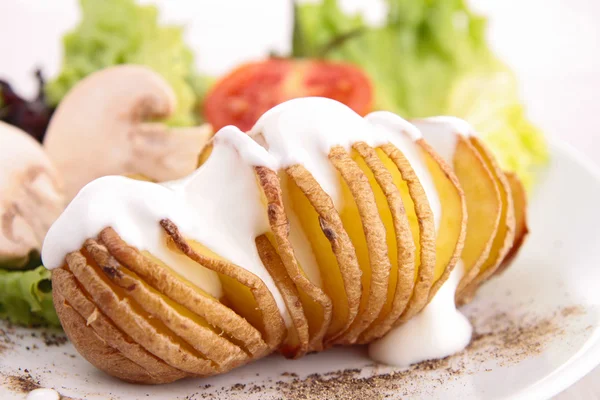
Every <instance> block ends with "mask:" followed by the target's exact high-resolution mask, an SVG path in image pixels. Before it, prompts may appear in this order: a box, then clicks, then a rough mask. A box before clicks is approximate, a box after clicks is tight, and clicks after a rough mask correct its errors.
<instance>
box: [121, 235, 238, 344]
mask: <svg viewBox="0 0 600 400" xmlns="http://www.w3.org/2000/svg"><path fill="white" fill-rule="evenodd" d="M169 248H170V249H171V251H175V252H179V249H177V247H175V246H174V245H169ZM142 254H143V255H144V257H146V258H148V259H149V260H151V261H152V262H153V263H154V264H157V265H158V266H160V267H162V268H163V269H164V270H165V271H167V272H168V273H169V274H171V275H173V276H174V277H175V278H176V279H178V280H180V281H182V282H184V283H185V284H186V285H187V286H188V287H190V288H192V289H193V290H194V291H195V292H196V293H198V294H200V295H202V296H204V297H208V298H211V299H215V300H216V301H220V300H219V299H216V298H215V297H214V296H212V295H210V294H208V293H206V292H205V291H204V290H202V289H201V288H200V287H198V285H196V284H194V283H193V282H190V281H189V280H187V279H186V278H184V277H183V276H182V275H180V274H178V273H177V272H175V270H173V269H172V268H171V267H169V265H167V264H166V263H164V262H163V261H162V260H160V259H158V258H157V257H155V256H154V255H153V254H152V253H150V252H149V251H143V252H142ZM130 273H131V274H134V275H135V273H134V272H133V271H130ZM135 276H138V275H135ZM139 279H140V280H141V278H139ZM157 292H158V291H157ZM158 293H160V292H158ZM165 298H167V297H165ZM169 302H172V300H171V299H170V298H169ZM172 303H174V304H176V305H177V306H178V307H180V308H181V309H182V310H185V311H186V312H188V313H191V311H189V310H188V309H187V308H185V307H183V306H181V305H179V304H178V303H175V302H172ZM177 309H178V310H179V308H177ZM192 314H194V315H196V314H195V313H192ZM202 320H203V321H206V320H204V319H203V318H202ZM206 324H207V326H208V327H210V328H211V329H212V330H214V331H215V332H218V333H219V334H220V335H221V336H225V337H226V338H227V339H228V340H229V341H230V342H232V343H233V344H235V345H237V346H238V347H240V348H241V349H242V350H243V351H245V352H246V353H249V351H248V348H247V346H246V344H245V343H244V342H243V341H241V340H238V339H236V338H234V337H231V336H229V335H228V333H227V332H225V331H223V330H222V329H219V328H217V327H214V326H213V325H211V324H208V323H207V322H206Z"/></svg>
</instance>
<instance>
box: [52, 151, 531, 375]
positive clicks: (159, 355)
mask: <svg viewBox="0 0 600 400" xmlns="http://www.w3.org/2000/svg"><path fill="white" fill-rule="evenodd" d="M420 145H421V146H422V147H423V149H424V151H426V152H428V153H429V154H430V156H431V157H432V158H433V160H434V161H435V162H436V163H438V164H439V165H440V168H441V170H442V171H443V172H444V173H445V175H446V176H447V177H448V178H449V180H450V181H451V183H452V184H453V186H454V187H455V189H456V192H457V193H458V194H459V196H460V198H461V199H463V201H462V206H463V209H462V214H461V225H460V226H461V227H462V228H461V231H460V235H458V236H459V237H458V242H457V244H456V248H454V252H453V253H452V257H451V260H450V261H449V262H448V265H447V266H446V269H445V271H444V273H443V274H442V276H441V277H440V278H439V279H438V281H436V282H433V273H434V267H435V258H436V254H435V239H436V236H435V226H434V221H433V215H432V212H431V209H430V207H429V204H428V201H427V198H426V195H425V193H424V190H423V187H422V186H421V184H420V182H419V181H418V178H417V176H416V174H415V172H414V171H413V169H412V167H411V166H410V164H409V163H408V161H407V160H406V158H405V157H404V156H403V155H402V154H401V153H400V151H399V150H398V149H396V148H395V147H393V146H392V145H391V144H387V145H383V146H381V147H380V149H381V151H382V152H383V153H384V154H385V155H386V156H387V157H388V158H389V159H390V160H391V161H392V163H393V164H394V165H395V166H396V167H397V168H398V171H399V172H400V174H401V176H402V179H403V180H404V181H405V182H406V185H407V188H408V192H409V194H410V200H412V203H413V205H414V208H415V215H416V216H417V218H418V222H419V229H420V232H419V242H420V259H421V265H420V268H419V271H418V279H417V280H416V282H415V281H414V269H415V265H414V254H415V251H416V248H415V244H414V242H413V240H412V234H411V232H410V226H409V224H408V220H407V219H406V215H405V210H404V206H403V204H402V197H401V195H400V192H399V191H398V188H397V187H395V184H394V182H393V179H392V176H391V175H390V173H389V171H388V170H387V169H386V168H387V167H386V166H385V165H384V164H383V163H382V161H381V160H380V158H379V157H378V155H377V153H376V152H375V149H372V148H370V147H369V146H368V145H366V144H364V143H359V144H357V145H356V146H355V149H356V150H357V151H358V152H359V153H360V154H361V157H363V158H364V160H365V162H366V163H367V165H368V167H369V168H370V169H371V171H372V172H373V173H374V176H375V179H376V180H377V182H378V184H379V185H380V186H381V187H382V190H383V192H384V193H385V195H386V197H387V200H388V203H389V204H388V205H389V207H390V209H391V213H392V214H393V218H394V228H395V229H396V230H397V232H396V235H397V244H398V253H399V254H402V258H401V262H400V265H399V266H398V275H399V276H402V277H403V278H404V280H406V282H398V283H397V286H398V291H397V293H396V294H395V296H394V298H393V308H392V309H391V310H390V311H389V315H383V316H382V318H380V319H378V316H379V314H380V311H381V310H382V307H383V305H384V303H385V302H386V301H387V297H386V296H387V285H388V284H389V271H390V262H389V258H388V255H387V247H386V246H387V244H386V232H385V226H384V225H383V223H382V221H381V218H380V216H379V214H378V209H377V203H376V199H375V198H374V196H373V193H371V190H372V189H371V186H370V183H369V181H368V179H367V178H366V176H364V173H363V171H362V170H360V168H359V167H358V165H354V163H355V162H354V161H353V160H352V159H351V157H350V155H349V154H347V153H346V151H345V150H344V149H343V148H337V149H334V151H332V154H331V155H330V159H331V162H332V164H333V165H334V166H335V167H336V168H337V170H338V172H339V173H340V176H342V178H343V179H345V181H346V183H347V184H348V186H349V187H350V191H351V193H352V196H353V197H354V200H355V201H356V202H357V207H358V211H359V213H360V217H361V221H363V224H366V225H368V226H366V227H364V229H365V237H366V242H367V246H368V250H369V257H370V258H371V259H372V265H371V271H372V276H371V279H372V280H371V288H372V290H371V291H370V292H369V295H370V296H371V297H372V299H371V300H369V303H368V304H369V306H370V307H369V310H368V312H364V313H363V315H361V314H360V313H359V304H360V302H361V296H364V294H363V293H362V289H361V281H360V277H361V270H360V268H359V265H358V260H357V257H356V254H355V249H354V244H353V243H352V240H351V239H350V237H349V235H348V232H347V231H346V229H344V227H343V224H342V222H341V219H340V215H339V214H338V211H337V210H336V209H335V206H334V205H333V202H332V200H331V198H329V196H328V195H327V193H325V191H324V190H323V188H321V187H320V185H319V184H318V183H317V181H316V180H315V179H314V177H312V175H311V174H310V172H308V170H306V169H305V168H304V167H303V166H302V165H294V166H291V167H288V168H287V169H286V170H285V171H282V172H283V173H284V174H286V175H287V176H288V177H289V178H290V179H292V180H293V181H294V182H295V183H296V185H297V186H298V188H299V189H300V190H301V191H302V192H303V194H304V195H305V196H306V198H307V199H308V201H309V202H310V204H311V206H312V207H313V208H314V209H315V211H316V213H317V214H318V216H319V222H320V228H321V230H322V231H323V233H324V235H325V237H326V238H327V240H328V241H329V242H328V243H329V244H330V245H331V248H332V252H333V253H334V255H335V257H336V260H337V262H338V264H339V268H340V271H341V275H342V277H343V283H344V290H345V294H346V296H347V299H348V317H347V320H346V321H344V326H343V327H342V328H341V329H339V330H338V331H336V332H329V331H328V326H329V324H330V322H331V319H332V315H333V316H335V315H336V314H334V313H335V309H334V307H332V303H333V301H332V298H330V297H329V296H328V295H327V294H326V293H325V292H324V291H323V290H322V289H321V288H319V287H317V286H315V285H313V284H312V283H311V282H310V281H309V280H308V279H307V278H306V277H305V276H304V275H303V274H302V271H301V268H300V266H299V265H298V262H297V260H296V259H295V255H294V248H293V247H292V245H291V243H290V242H289V240H288V234H289V222H288V220H287V218H288V217H287V215H286V211H285V210H284V206H283V197H282V196H283V195H282V189H281V184H280V182H279V178H278V175H277V173H276V172H275V171H272V170H269V169H267V168H266V167H256V169H255V172H256V177H257V182H258V184H259V185H260V186H261V188H262V190H263V194H264V197H265V200H266V212H267V213H268V217H269V223H270V227H271V232H270V233H271V234H272V235H273V236H272V237H268V236H267V235H266V234H265V235H260V236H258V237H257V238H255V240H256V245H257V251H258V253H259V255H260V256H261V259H262V260H263V263H264V264H265V268H266V269H267V271H268V272H269V273H270V274H271V276H272V277H273V279H274V281H275V283H276V285H277V286H278V288H279V290H280V291H281V293H282V296H283V297H284V301H285V303H286V306H287V308H288V311H289V312H290V316H291V317H292V325H291V326H289V327H286V326H285V324H284V321H283V318H282V316H281V314H280V311H279V309H278V307H277V305H276V303H275V301H274V298H273V296H272V294H271V292H270V291H269V289H268V288H267V286H266V285H265V283H264V282H263V281H262V280H260V278H259V277H258V276H256V275H254V274H253V273H251V272H250V271H248V270H246V269H244V268H242V266H237V265H234V264H232V263H230V262H228V261H227V260H222V259H218V258H213V257H212V256H207V255H206V254H205V252H203V251H202V250H201V249H199V247H197V246H194V243H193V242H191V241H188V240H187V239H186V238H185V237H184V236H183V234H182V233H181V232H180V231H179V228H178V227H177V226H176V225H175V223H173V222H172V221H170V220H168V219H163V220H161V221H157V223H160V225H161V226H162V228H163V229H164V231H165V238H166V240H167V242H168V244H169V245H170V246H171V247H172V250H173V251H178V252H180V253H181V254H183V255H185V256H187V257H188V258H190V259H192V260H194V261H195V262H196V263H198V264H199V265H201V266H204V267H205V268H208V269H210V270H213V271H215V272H216V273H217V274H218V275H219V276H220V277H221V279H229V280H230V281H231V280H233V281H235V283H237V284H239V285H241V286H242V289H244V290H246V289H247V291H248V292H250V293H251V294H252V297H249V298H248V299H250V300H252V299H253V300H254V301H255V302H256V305H255V306H254V305H253V306H252V307H251V308H250V310H251V312H249V313H246V314H244V311H245V310H247V308H246V309H244V308H243V307H239V299H238V305H237V306H238V307H239V308H236V304H234V302H233V301H232V300H231V299H232V297H227V296H226V295H225V296H223V297H222V298H218V299H217V298H213V297H210V296H206V295H202V294H200V293H199V292H196V291H195V288H194V287H192V284H191V283H189V282H185V280H184V279H179V278H177V275H176V274H174V273H170V272H168V270H170V268H168V267H167V266H164V267H163V266H161V265H159V264H157V262H160V260H158V261H157V262H154V261H153V260H152V256H151V255H149V254H148V253H142V252H141V251H139V250H138V249H136V248H134V247H131V246H129V245H128V244H127V243H126V242H124V241H123V240H122V239H121V238H120V237H119V235H118V234H117V232H115V231H114V230H113V229H112V228H110V227H107V228H105V229H104V230H103V231H102V232H100V234H99V236H98V237H97V238H89V239H88V240H87V241H86V242H85V243H84V245H83V247H82V248H81V250H79V251H75V252H73V253H70V254H68V255H67V256H66V259H65V265H64V266H63V267H62V268H59V269H56V270H54V271H53V272H52V281H53V299H54V304H55V307H56V310H57V313H58V316H59V318H60V320H61V322H62V325H63V328H64V330H65V332H66V334H67V336H68V337H69V339H70V340H71V341H72V342H73V344H74V346H75V348H76V349H77V350H78V352H79V353H80V354H81V355H82V356H83V357H84V358H86V359H87V360H88V361H89V362H90V363H91V364H93V365H94V366H96V367H97V368H98V369H100V370H102V371H104V372H106V373H107V374H109V375H112V376H114V377H117V378H119V379H122V380H124V381H127V382H132V383H140V384H162V383H169V382H173V381H176V380H179V379H182V378H186V377H203V376H211V375H215V374H220V373H224V372H227V371H229V370H231V369H233V368H236V367H238V366H239V365H242V364H244V363H246V362H248V361H251V360H255V359H258V358H260V357H263V356H265V355H267V354H269V353H271V352H273V351H279V352H280V353H282V354H284V355H286V356H288V357H291V358H296V357H300V356H302V355H304V354H306V353H308V352H311V351H320V350H322V349H323V348H326V347H329V346H332V345H338V344H351V343H355V342H359V343H364V344H367V343H369V342H371V341H372V340H374V339H376V338H378V337H380V336H382V335H383V334H385V333H386V332H387V331H389V330H390V329H392V327H393V326H397V325H399V324H401V323H403V322H405V321H407V320H408V319H410V318H411V317H412V316H414V315H415V314H417V313H418V312H419V311H420V310H422V308H423V307H425V306H426V305H427V303H428V301H430V300H431V297H432V296H433V294H434V293H435V292H436V290H437V289H438V288H439V287H440V286H441V285H442V283H443V281H445V279H446V278H447V277H448V275H449V274H450V272H451V270H452V268H453V267H454V265H455V263H456V262H457V260H458V258H459V256H460V253H461V250H462V246H463V243H464V240H465V232H466V222H467V219H466V218H467V215H466V208H465V204H464V195H463V192H462V188H461V187H460V185H459V183H458V180H457V179H456V177H455V176H454V174H453V172H452V170H451V169H450V168H449V167H448V166H446V165H445V164H444V162H442V161H441V159H440V158H439V156H437V154H435V153H434V152H433V151H432V150H431V149H430V148H429V147H428V145H427V144H426V143H420ZM502 178H503V179H508V178H512V179H516V178H514V177H512V176H511V177H508V178H507V177H505V176H504V175H503V174H502ZM510 183H511V186H512V188H513V193H512V194H513V196H514V198H515V203H519V204H520V205H522V206H523V207H524V203H525V195H524V192H523V190H522V187H521V186H520V185H519V182H518V180H516V181H515V182H512V181H511V182H510ZM506 186H507V190H506V191H507V193H508V195H509V196H510V195H511V191H510V189H511V188H510V187H509V186H508V184H507V185H506ZM519 189H520V191H519ZM403 193H404V192H403ZM511 200H512V198H511ZM517 200H518V201H517ZM510 204H511V207H512V203H510ZM511 207H509V208H511ZM519 217H520V218H519V224H518V227H517V228H519V229H518V235H516V236H517V238H516V239H515V238H513V237H512V236H511V237H510V238H508V239H507V240H506V242H507V243H509V244H510V245H511V246H512V247H513V252H511V253H509V256H508V257H504V256H505V255H506V254H505V253H502V260H499V261H498V263H500V262H501V261H504V264H502V266H501V267H500V268H499V269H498V271H500V270H502V269H503V268H505V266H506V265H508V263H509V262H510V259H511V255H512V254H514V253H516V251H517V250H518V248H519V247H520V245H521V244H522V241H523V239H524V238H525V236H526V234H527V225H526V215H525V211H524V210H523V211H522V213H521V214H519ZM509 219H510V218H509ZM509 222H510V221H509ZM513 225H514V223H513ZM403 242H406V243H403ZM490 273H491V272H490ZM484 280H485V279H481V280H479V281H478V282H476V285H473V287H472V288H471V289H472V290H470V291H468V292H465V293H466V295H465V296H463V297H460V298H459V301H462V302H465V301H468V300H469V299H470V298H472V296H473V295H474V293H475V291H476V290H477V288H478V287H479V285H480V284H481V283H482V282H483V281H484ZM236 288H237V286H236ZM235 293H240V292H235ZM301 294H302V295H304V297H302V296H301ZM303 301H305V302H307V303H308V302H314V303H315V304H318V305H319V306H320V307H321V310H322V312H323V318H322V324H316V325H315V326H316V327H317V328H316V329H313V331H312V332H309V324H308V318H306V312H307V310H306V309H305V305H304V303H303ZM253 304H254V303H253ZM240 310H241V311H240ZM256 310H259V311H258V312H257V311H256ZM190 313H192V314H195V316H194V315H190ZM248 315H250V316H251V317H252V316H255V315H258V317H257V319H259V320H255V321H253V320H252V318H250V317H249V316H248ZM316 315H318V314H316ZM339 315H343V314H338V316H339ZM313 323H314V321H313Z"/></svg>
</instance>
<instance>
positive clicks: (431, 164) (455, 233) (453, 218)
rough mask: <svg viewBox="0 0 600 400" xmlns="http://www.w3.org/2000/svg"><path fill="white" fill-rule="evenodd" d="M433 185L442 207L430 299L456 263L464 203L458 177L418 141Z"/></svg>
mask: <svg viewBox="0 0 600 400" xmlns="http://www.w3.org/2000/svg"><path fill="white" fill-rule="evenodd" d="M417 144H418V145H419V146H421V149H422V154H423V157H424V159H425V163H426V164H427V168H428V169H429V173H430V174H431V176H432V178H433V181H434V183H435V187H436V190H437V192H438V196H439V198H440V202H441V205H442V215H441V220H440V225H439V228H438V231H437V238H436V251H435V252H436V263H435V270H434V274H433V277H434V282H433V286H432V287H431V290H430V292H429V300H431V299H432V298H433V296H435V294H436V293H437V291H438V289H439V288H440V287H441V286H442V285H443V284H444V282H446V279H448V276H450V273H451V272H452V270H453V269H454V266H455V265H456V263H457V262H458V260H459V258H460V255H461V253H462V250H463V246H464V243H465V237H466V234H467V204H466V201H465V195H464V192H463V190H462V188H461V187H460V183H459V182H458V178H457V177H456V175H454V172H452V169H451V167H449V166H448V165H447V164H446V162H445V161H444V160H443V159H442V158H441V157H440V156H439V155H438V154H437V153H436V152H435V151H434V150H433V149H432V148H431V146H429V145H428V144H427V143H426V142H425V140H423V139H419V140H417Z"/></svg>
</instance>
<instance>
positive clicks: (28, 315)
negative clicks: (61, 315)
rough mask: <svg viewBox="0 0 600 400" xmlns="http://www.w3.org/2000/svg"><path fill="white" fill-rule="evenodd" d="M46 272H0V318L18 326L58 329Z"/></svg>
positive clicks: (49, 282) (41, 268)
mask: <svg viewBox="0 0 600 400" xmlns="http://www.w3.org/2000/svg"><path fill="white" fill-rule="evenodd" d="M50 275H51V274H50V271H48V270H47V269H45V268H44V267H41V266H40V267H37V268H36V269H32V270H28V271H8V270H2V269H0V319H7V320H9V321H11V322H13V323H16V324H21V325H29V326H31V325H51V326H60V321H59V320H58V316H57V315H56V311H55V310H54V305H53V303H52V293H51V292H52V283H51V281H50Z"/></svg>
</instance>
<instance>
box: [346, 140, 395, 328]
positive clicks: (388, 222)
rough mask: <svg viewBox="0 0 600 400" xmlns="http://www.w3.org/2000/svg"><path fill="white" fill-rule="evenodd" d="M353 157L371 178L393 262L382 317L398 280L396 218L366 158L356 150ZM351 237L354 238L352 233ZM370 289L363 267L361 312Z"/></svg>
mask: <svg viewBox="0 0 600 400" xmlns="http://www.w3.org/2000/svg"><path fill="white" fill-rule="evenodd" d="M352 159H353V160H354V161H355V162H356V163H357V164H358V166H359V167H360V169H361V170H362V171H363V172H364V173H365V175H366V176H367V178H368V179H369V184H370V186H371V189H372V190H373V194H374V195H375V201H376V203H377V210H378V211H379V216H380V218H381V220H382V222H383V225H384V226H385V231H386V243H387V248H388V257H389V259H390V263H391V269H390V275H389V282H388V289H387V298H386V302H385V304H384V305H383V308H382V309H381V312H380V314H379V315H380V317H383V316H385V315H386V314H388V313H389V312H390V310H391V309H392V302H393V300H394V295H395V292H396V284H397V282H398V244H397V243H396V230H395V228H394V220H393V218H392V212H391V210H390V207H389V205H388V201H387V198H386V196H385V194H384V193H383V190H382V189H381V187H380V186H379V184H378V183H377V181H376V180H375V176H374V175H373V172H372V171H371V169H370V168H369V166H368V165H367V163H366V162H365V160H364V159H363V158H362V157H361V156H360V155H359V154H358V153H357V152H356V151H355V150H353V151H352ZM344 194H345V195H346V193H344ZM356 212H357V213H358V210H356ZM342 218H343V217H342ZM360 226H361V228H362V225H360ZM344 227H346V224H344ZM362 237H363V242H364V250H365V251H366V245H367V244H366V241H365V240H364V234H363V235H362ZM350 238H352V235H350ZM352 243H354V244H355V242H354V239H353V238H352ZM355 247H356V244H355ZM357 253H358V249H357ZM359 261H360V259H359ZM367 262H368V258H367ZM361 268H362V263H361ZM368 270H369V271H368V273H369V278H370V273H371V270H370V267H369V268H368ZM369 289H370V280H369V282H368V283H367V284H365V270H364V269H363V297H362V300H361V304H360V307H361V308H360V309H359V312H360V311H361V310H363V308H364V305H365V304H366V301H365V297H366V296H365V293H367V295H368V293H369V292H368V290H369ZM367 300H368V299H367ZM376 321H377V320H376Z"/></svg>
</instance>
